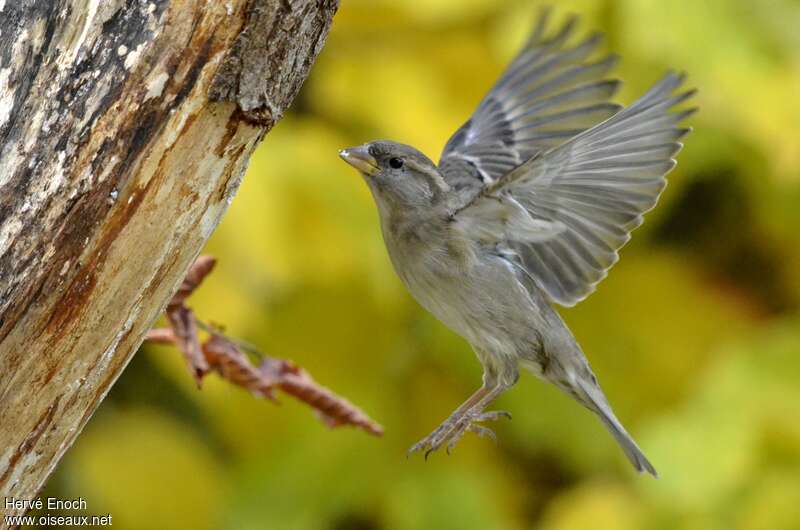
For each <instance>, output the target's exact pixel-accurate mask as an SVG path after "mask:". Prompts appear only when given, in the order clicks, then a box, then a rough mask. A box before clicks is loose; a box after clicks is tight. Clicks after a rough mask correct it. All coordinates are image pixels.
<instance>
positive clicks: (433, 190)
mask: <svg viewBox="0 0 800 530" xmlns="http://www.w3.org/2000/svg"><path fill="white" fill-rule="evenodd" d="M339 156H341V157H342V159H343V160H344V161H345V162H347V163H348V164H350V165H351V166H353V167H354V168H356V169H357V170H358V171H359V173H361V175H362V176H363V177H364V180H366V182H367V184H368V185H369V188H370V191H372V195H373V197H374V198H375V202H376V203H377V205H378V209H379V210H380V211H381V214H382V215H393V214H395V213H399V212H407V211H411V210H418V209H423V208H430V207H431V206H432V205H433V204H435V203H437V202H438V201H439V200H440V199H441V198H442V196H443V194H444V193H445V192H446V191H448V190H449V187H448V185H447V183H446V182H445V180H444V179H443V178H442V175H441V174H440V173H439V170H438V169H437V168H436V165H435V164H434V163H433V162H432V161H431V160H430V159H429V158H428V157H427V156H425V155H423V154H422V153H420V152H419V151H418V150H416V149H414V148H413V147H411V146H408V145H404V144H400V143H397V142H390V141H384V140H380V141H375V142H370V143H366V144H364V145H360V146H358V147H350V148H348V149H342V150H341V151H339Z"/></svg>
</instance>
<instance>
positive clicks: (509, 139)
mask: <svg viewBox="0 0 800 530" xmlns="http://www.w3.org/2000/svg"><path fill="white" fill-rule="evenodd" d="M549 20H550V12H549V10H545V12H544V14H543V15H542V16H541V17H540V18H539V20H538V22H537V24H536V27H535V29H534V31H533V33H532V35H531V36H530V38H529V39H528V41H527V43H526V44H525V46H524V47H523V49H522V51H520V53H519V54H518V55H517V56H516V58H515V59H514V60H513V61H512V63H511V64H510V65H509V67H508V68H507V69H506V71H505V72H504V73H503V75H502V76H501V77H500V79H498V81H497V82H496V83H495V85H494V86H493V87H492V89H491V90H490V91H489V92H488V93H487V94H486V96H485V97H484V98H483V100H482V101H481V103H480V104H479V106H478V108H477V110H476V111H475V112H474V113H473V114H472V116H471V117H470V119H469V120H468V121H467V122H466V123H464V124H463V125H462V126H461V127H460V128H459V129H458V130H457V131H456V132H455V134H453V136H452V137H451V138H450V140H449V141H448V142H447V145H446V146H445V148H444V151H443V152H442V157H441V161H440V163H439V170H440V172H441V173H442V176H443V177H444V179H445V180H446V181H447V182H448V184H450V186H451V187H453V188H455V189H457V190H460V189H464V188H467V189H470V190H477V189H480V188H482V187H483V186H485V185H487V184H489V183H491V182H493V181H495V180H496V179H498V178H500V177H502V176H503V175H504V174H506V173H507V172H509V171H510V170H512V169H513V168H515V167H516V166H518V165H519V164H521V163H522V162H524V161H526V160H528V159H529V158H530V157H532V156H534V155H536V154H537V153H541V152H543V151H545V150H547V149H550V148H552V147H554V146H556V145H558V144H560V143H562V142H563V141H564V140H565V139H568V138H571V137H573V136H575V135H576V134H579V133H581V132H583V131H584V130H586V129H587V128H589V127H591V126H592V125H593V124H595V123H597V122H599V121H602V120H604V119H606V118H608V117H609V116H611V115H613V114H614V113H615V112H617V111H618V110H619V106H617V105H614V104H612V103H608V100H609V99H610V98H611V97H612V96H613V95H614V94H615V93H616V91H617V89H618V88H619V85H620V83H619V81H617V80H613V79H603V77H604V76H605V75H606V74H607V73H608V72H609V71H610V70H611V69H612V68H613V67H614V65H615V63H616V61H617V58H616V57H615V56H608V57H606V58H604V59H602V60H599V61H594V62H591V61H590V57H591V56H592V55H593V54H594V52H595V50H596V49H597V47H598V44H599V43H600V41H601V40H602V38H601V36H600V35H599V34H594V35H591V36H589V37H588V38H586V39H585V40H583V41H582V42H580V43H578V44H577V45H572V46H570V45H569V44H568V43H569V42H570V41H571V39H572V37H573V35H574V33H575V27H576V25H577V21H578V19H577V17H574V16H573V17H570V18H568V19H567V21H566V22H565V23H564V24H563V25H562V26H561V27H560V29H558V30H557V31H556V32H555V34H553V35H552V36H549V34H550V33H551V31H550V30H549Z"/></svg>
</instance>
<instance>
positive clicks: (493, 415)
mask: <svg viewBox="0 0 800 530" xmlns="http://www.w3.org/2000/svg"><path fill="white" fill-rule="evenodd" d="M500 418H508V419H509V420H510V419H511V414H509V413H508V412H505V411H502V410H493V411H489V412H475V413H467V414H464V415H463V416H462V417H460V418H457V419H448V420H447V421H445V422H444V423H442V424H441V425H440V426H439V427H437V428H436V430H434V431H433V432H432V433H431V434H429V435H428V436H426V437H425V438H423V439H422V440H420V441H419V442H417V443H415V444H414V445H412V446H411V448H410V449H409V450H408V452H407V453H406V457H409V456H411V455H412V454H413V453H416V452H419V451H422V450H425V455H424V458H425V460H426V461H427V460H428V456H429V455H430V454H431V453H433V452H435V451H438V450H439V449H440V448H441V447H442V445H444V444H445V443H446V444H447V445H446V447H445V452H446V453H447V454H448V455H449V454H450V452H451V451H452V450H453V448H454V447H455V446H456V444H457V443H458V441H459V440H461V437H462V436H464V433H465V432H467V431H469V432H474V433H475V434H477V435H478V436H480V437H482V438H490V439H492V440H493V441H494V442H495V443H497V436H496V435H495V433H494V432H493V431H492V430H491V429H489V428H488V427H484V426H482V425H477V424H476V423H478V422H485V421H494V420H498V419H500Z"/></svg>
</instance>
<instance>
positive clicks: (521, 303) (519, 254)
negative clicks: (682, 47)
mask: <svg viewBox="0 0 800 530" xmlns="http://www.w3.org/2000/svg"><path fill="white" fill-rule="evenodd" d="M547 20H548V15H547V13H545V14H544V15H543V16H542V17H541V18H540V20H539V22H538V23H537V25H536V28H535V30H534V32H533V34H532V35H531V37H530V38H529V40H528V42H527V43H526V45H525V46H524V48H523V49H522V51H521V52H520V53H519V54H518V55H517V57H516V58H515V59H514V61H513V62H512V63H511V65H510V66H509V67H508V69H507V70H506V71H505V73H504V74H503V75H502V76H501V77H500V79H499V80H498V81H497V83H496V84H495V85H494V87H493V88H492V89H491V90H490V91H489V93H488V94H487V95H486V96H485V97H484V99H483V101H481V103H480V105H479V106H478V109H477V110H476V111H475V113H474V114H473V115H472V117H471V118H470V119H469V120H467V122H466V123H465V124H464V125H462V126H461V128H459V129H458V130H457V131H456V133H455V134H454V135H453V136H452V137H451V138H450V140H449V141H448V142H447V145H446V146H445V148H444V151H443V153H442V156H441V159H440V161H439V164H438V165H437V164H434V163H433V162H432V161H431V160H430V159H429V158H428V157H426V156H425V155H423V154H422V153H420V152H419V151H418V150H416V149H414V148H413V147H410V146H407V145H403V144H399V143H395V142H390V141H375V142H370V143H367V144H364V145H361V146H358V147H353V148H349V149H344V150H342V151H341V152H340V156H341V157H342V158H343V159H344V160H345V161H346V162H348V163H349V164H351V165H352V166H354V167H355V168H356V169H357V170H358V171H359V172H361V174H362V175H363V176H364V178H365V180H366V182H367V184H368V186H369V189H370V191H371V192H372V195H373V197H374V199H375V203H376V205H377V207H378V212H379V215H380V221H381V229H382V232H383V237H384V240H385V242H386V248H387V250H388V252H389V256H390V258H391V261H392V264H393V265H394V268H395V270H396V271H397V274H398V275H399V276H400V278H401V279H402V281H403V283H404V284H405V285H406V287H407V288H408V290H409V291H410V292H411V294H412V295H413V296H414V298H415V299H416V300H417V301H418V302H419V303H420V304H421V305H422V306H423V307H424V308H425V309H427V310H428V311H429V312H431V313H432V314H433V315H434V316H436V317H437V318H438V319H439V320H440V321H442V322H443V323H444V324H445V325H447V326H448V327H450V328H451V329H452V330H454V331H455V332H456V333H458V334H459V335H461V336H462V337H463V338H465V339H466V340H467V341H468V342H469V343H470V344H471V345H472V347H473V349H474V350H475V353H476V354H477V356H478V359H479V360H480V362H481V364H482V365H483V368H484V374H483V385H482V386H481V388H480V389H479V390H478V391H477V392H475V393H474V394H473V395H472V396H471V397H470V398H469V399H468V400H467V401H466V402H464V403H463V404H462V405H461V406H460V407H458V409H456V410H455V411H454V412H453V413H452V414H451V415H450V417H449V418H447V419H446V420H445V421H444V422H443V423H442V424H441V425H440V426H439V427H438V428H437V429H436V430H434V431H433V432H432V433H431V434H430V435H429V436H427V437H425V438H424V439H422V440H421V441H420V442H419V443H417V444H415V445H414V446H413V447H411V449H410V450H409V453H412V452H414V451H419V450H423V449H426V450H427V451H426V453H425V454H426V456H427V455H428V453H430V452H431V451H435V450H437V449H439V448H440V447H441V446H442V445H444V444H447V448H448V450H449V449H452V447H453V446H454V445H455V444H456V443H457V442H458V440H459V439H460V438H461V436H462V435H463V434H464V433H465V432H466V431H472V432H476V433H478V434H482V435H488V436H492V437H494V434H493V433H492V431H490V430H489V429H487V428H486V427H483V426H480V425H478V422H484V421H488V420H494V419H497V418H499V417H503V416H507V417H508V416H509V415H508V413H506V412H500V411H493V412H486V411H485V408H486V407H487V405H488V404H489V403H490V402H491V401H492V400H494V399H495V398H496V397H497V396H498V395H499V394H501V393H502V392H503V391H505V390H506V389H508V388H510V387H511V386H512V385H514V383H515V382H516V381H517V379H518V377H519V368H520V367H523V368H527V369H528V370H530V371H531V372H533V373H534V374H535V375H537V376H538V377H540V378H542V379H544V380H546V381H549V382H551V383H553V384H554V385H556V386H557V387H558V388H560V389H561V390H563V391H564V392H566V393H567V394H569V395H570V396H572V397H573V398H575V400H577V401H578V402H579V403H581V404H582V405H584V406H585V407H587V408H588V409H589V410H591V411H592V412H594V413H595V414H597V415H598V417H599V418H600V419H601V420H602V421H603V423H604V424H605V426H606V427H607V428H608V430H609V431H610V432H611V434H612V435H613V436H614V438H615V439H616V440H617V442H618V443H619V444H620V446H621V447H622V450H623V451H624V452H625V455H626V456H627V457H628V459H629V460H630V461H631V463H632V464H633V466H634V467H635V468H636V469H637V470H638V471H640V472H642V471H647V472H649V473H651V474H652V475H654V476H656V470H655V468H654V467H653V466H652V464H651V463H650V462H649V461H648V460H647V458H646V457H645V456H644V454H642V452H641V450H640V449H639V447H638V446H637V445H636V442H634V440H633V439H632V438H631V437H630V435H629V434H628V433H627V432H626V431H625V428H624V427H623V426H622V424H621V423H620V422H619V420H617V418H616V417H615V416H614V413H613V412H612V410H611V406H610V405H609V403H608V401H607V400H606V397H605V395H604V394H603V391H602V390H601V389H600V386H599V385H598V382H597V378H596V377H595V375H594V374H593V373H592V370H591V368H590V367H589V363H588V361H587V359H586V357H585V356H584V354H583V351H582V350H581V348H580V346H579V345H578V343H577V342H576V340H575V338H574V337H573V336H572V333H571V332H570V330H569V329H568V328H567V326H566V324H565V323H564V321H563V320H562V319H561V317H560V316H559V315H558V313H557V312H556V311H555V310H554V309H553V307H552V305H551V304H553V303H555V304H559V305H562V306H572V305H575V304H576V303H578V302H579V301H581V300H583V299H584V298H586V297H587V296H588V295H589V294H590V293H591V292H592V291H593V290H594V288H595V285H596V284H597V283H598V282H599V281H600V280H602V279H603V278H604V277H605V275H606V273H607V271H608V269H609V268H611V266H612V265H614V263H615V262H616V261H617V259H618V254H617V251H618V250H619V249H620V248H621V247H622V246H623V245H624V244H625V243H626V242H627V241H628V239H630V232H631V231H632V230H633V229H634V228H636V227H638V226H639V225H640V224H641V223H642V221H643V219H642V215H643V214H644V213H645V212H647V211H648V210H650V209H651V208H653V206H655V204H656V201H657V200H658V196H659V194H660V193H661V191H662V190H663V189H664V187H665V185H666V180H665V179H664V175H666V174H667V173H668V172H669V171H670V170H671V169H672V168H673V167H674V166H675V160H674V159H673V157H674V156H675V154H676V153H677V152H678V151H679V150H680V149H681V147H682V144H681V143H679V141H678V140H679V139H680V138H681V137H682V136H684V135H685V134H686V133H687V132H688V131H689V129H684V128H679V127H678V123H679V122H680V121H681V120H682V119H684V118H685V117H687V116H688V115H690V114H691V113H692V112H693V111H694V110H695V109H691V110H686V111H682V112H670V110H671V109H672V108H673V107H674V106H676V105H678V104H680V103H682V102H684V101H686V100H687V99H688V98H689V97H691V96H692V95H693V93H694V91H688V92H683V93H679V94H677V95H673V94H675V91H676V90H677V89H678V88H679V87H680V85H681V84H682V82H683V79H684V76H683V75H678V74H675V73H668V74H667V75H665V76H664V77H663V78H662V79H661V80H660V81H659V82H658V83H656V84H655V86H653V88H651V89H650V90H649V91H648V92H647V93H646V94H645V95H644V96H642V97H641V98H639V99H638V100H637V101H636V102H634V103H633V104H632V105H630V106H629V107H627V108H623V107H621V106H619V105H616V104H613V103H610V102H609V101H608V100H609V99H610V98H611V97H612V96H613V95H614V93H615V92H616V90H617V88H618V86H619V81H617V80H613V79H604V76H605V75H606V74H607V73H608V72H609V70H610V69H611V68H612V67H613V65H614V63H615V62H616V58H615V57H613V56H609V57H607V58H605V59H603V60H600V61H596V62H589V61H588V60H587V57H588V56H589V55H590V54H591V53H592V51H593V50H594V49H595V48H596V46H597V44H598V42H599V40H600V36H599V35H596V34H595V35H592V36H590V37H589V38H588V39H586V40H585V41H583V42H582V43H580V44H578V45H577V46H574V47H571V46H566V45H565V43H566V41H567V40H568V39H569V37H570V36H571V34H572V33H573V29H574V26H575V23H576V18H575V17H572V18H570V19H569V20H568V21H567V22H566V23H565V24H564V26H563V27H562V28H561V29H560V30H559V31H558V32H556V34H555V35H552V36H548V35H547V33H548V32H547Z"/></svg>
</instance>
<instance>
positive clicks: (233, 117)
mask: <svg viewBox="0 0 800 530" xmlns="http://www.w3.org/2000/svg"><path fill="white" fill-rule="evenodd" d="M337 4H338V0H227V1H224V2H223V1H218V0H150V1H147V0H128V1H125V0H63V1H60V2H56V1H51V0H14V1H13V2H12V1H4V0H0V498H2V497H4V496H7V497H16V498H24V499H30V498H32V497H34V496H35V495H36V493H37V492H38V491H39V489H40V488H41V486H42V485H43V483H44V481H45V480H46V478H47V476H48V475H49V474H50V472H51V471H52V470H53V467H54V466H55V465H56V463H57V462H58V460H59V458H60V457H61V456H62V455H63V453H64V451H65V450H66V449H67V448H68V447H69V446H70V445H71V444H72V442H73V441H74V439H75V437H76V436H77V434H78V433H79V432H80V430H81V428H82V427H83V425H84V424H85V423H86V421H87V420H88V419H89V417H90V416H91V415H92V413H93V412H94V410H95V409H96V408H97V406H98V404H99V403H100V402H101V401H102V399H103V397H104V396H105V394H106V393H107V392H108V390H109V388H110V386H111V385H112V384H113V382H114V381H115V380H116V378H117V377H118V376H119V374H120V372H121V371H122V369H123V368H124V366H125V365H126V363H127V362H128V361H129V359H130V357H131V355H132V354H133V352H134V351H135V350H136V348H137V347H138V345H139V344H140V343H141V341H142V339H143V337H144V334H145V333H146V331H147V330H148V329H149V328H150V326H151V324H152V322H153V320H154V318H155V317H156V316H157V315H158V314H159V313H160V312H161V311H162V310H163V308H164V305H165V304H166V302H167V300H168V299H169V298H170V296H171V295H172V293H173V292H174V290H175V289H176V288H177V286H178V285H179V284H180V281H181V280H182V279H183V277H184V275H185V273H186V270H187V268H188V267H189V265H190V264H191V263H192V261H193V260H194V258H195V256H196V255H197V253H198V252H199V251H200V248H201V247H202V245H203V243H204V242H205V241H206V239H207V238H208V237H209V235H210V234H211V232H212V231H213V229H214V228H215V227H216V225H217V223H218V222H219V219H220V217H221V216H222V214H223V213H224V211H225V209H226V208H227V205H228V204H229V203H230V201H231V199H232V197H233V195H234V193H235V192H236V190H237V188H238V186H239V183H240V181H241V177H242V173H243V172H244V170H245V168H246V165H247V161H248V158H249V156H250V154H251V153H252V151H253V149H254V147H255V146H256V144H257V143H258V141H259V140H260V139H261V138H262V137H263V136H264V134H266V132H267V131H268V130H269V129H270V127H272V125H273V124H274V123H275V122H276V121H277V120H278V119H279V118H280V116H281V115H282V113H283V111H284V110H285V109H286V107H287V106H288V105H289V103H290V102H291V100H292V98H293V97H294V96H295V94H296V93H297V91H298V89H299V87H300V85H301V84H302V82H303V80H304V79H305V76H306V75H307V73H308V69H309V68H310V66H311V64H312V63H313V61H314V59H315V57H316V55H317V53H318V52H319V50H320V48H321V46H322V43H323V42H324V40H325V36H326V34H327V31H328V28H329V25H330V22H331V18H332V16H333V14H334V12H335V11H336V8H337ZM0 527H2V521H0Z"/></svg>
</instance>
